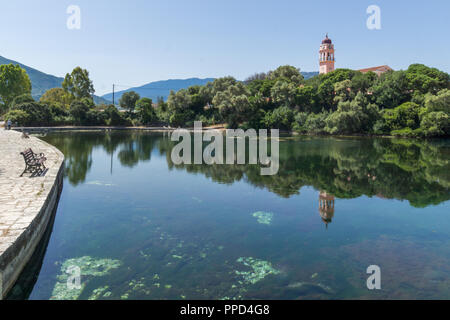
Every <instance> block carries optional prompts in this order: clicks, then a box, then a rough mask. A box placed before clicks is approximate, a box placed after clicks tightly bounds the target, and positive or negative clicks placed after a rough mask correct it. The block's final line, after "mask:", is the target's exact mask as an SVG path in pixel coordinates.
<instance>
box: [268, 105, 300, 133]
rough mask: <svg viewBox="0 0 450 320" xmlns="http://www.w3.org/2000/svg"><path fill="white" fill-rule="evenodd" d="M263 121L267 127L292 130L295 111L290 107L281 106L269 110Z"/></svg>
mask: <svg viewBox="0 0 450 320" xmlns="http://www.w3.org/2000/svg"><path fill="white" fill-rule="evenodd" d="M263 122H264V124H265V126H266V128H276V129H281V130H291V128H292V123H293V122H294V111H292V109H290V108H289V107H279V108H277V109H275V110H273V111H269V112H267V113H266V116H265V117H264V120H263Z"/></svg>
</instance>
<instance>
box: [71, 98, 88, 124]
mask: <svg viewBox="0 0 450 320" xmlns="http://www.w3.org/2000/svg"><path fill="white" fill-rule="evenodd" d="M88 111H89V107H88V106H87V105H85V104H84V103H83V102H81V101H80V100H75V101H74V102H72V103H71V104H70V110H69V113H70V115H71V116H72V118H73V120H74V122H75V124H77V125H82V124H84V123H85V122H86V117H87V113H88Z"/></svg>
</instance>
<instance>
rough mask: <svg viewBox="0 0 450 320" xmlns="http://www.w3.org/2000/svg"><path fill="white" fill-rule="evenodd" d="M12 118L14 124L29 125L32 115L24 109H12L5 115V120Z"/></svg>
mask: <svg viewBox="0 0 450 320" xmlns="http://www.w3.org/2000/svg"><path fill="white" fill-rule="evenodd" d="M8 120H11V122H12V123H13V124H14V125H18V126H28V123H29V122H30V116H29V115H28V113H26V112H25V111H22V110H11V111H9V112H8V113H7V114H6V115H5V121H8Z"/></svg>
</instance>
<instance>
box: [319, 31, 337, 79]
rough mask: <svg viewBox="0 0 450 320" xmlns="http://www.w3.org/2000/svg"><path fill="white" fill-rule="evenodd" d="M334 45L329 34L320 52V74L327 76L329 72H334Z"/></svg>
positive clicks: (323, 41)
mask: <svg viewBox="0 0 450 320" xmlns="http://www.w3.org/2000/svg"><path fill="white" fill-rule="evenodd" d="M334 63H335V59H334V44H333V43H332V42H331V39H330V38H328V33H327V35H326V36H325V39H323V40H322V44H321V45H320V50H319V65H320V69H319V73H320V74H327V73H328V72H331V71H334Z"/></svg>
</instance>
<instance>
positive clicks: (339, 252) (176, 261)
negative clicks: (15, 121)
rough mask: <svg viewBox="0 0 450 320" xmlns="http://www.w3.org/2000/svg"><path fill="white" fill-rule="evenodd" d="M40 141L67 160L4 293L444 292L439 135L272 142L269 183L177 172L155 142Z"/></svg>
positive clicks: (449, 265)
mask: <svg viewBox="0 0 450 320" xmlns="http://www.w3.org/2000/svg"><path fill="white" fill-rule="evenodd" d="M44 140H46V141H47V142H49V143H51V144H53V145H55V146H57V147H58V148H59V149H60V150H61V151H62V152H63V153H64V154H65V156H66V176H65V180H64V190H63V192H62V194H61V199H60V203H59V207H58V210H57V213H56V216H55V221H54V226H53V230H52V233H51V236H50V239H49V241H48V244H47V243H44V244H43V249H45V247H46V251H42V253H41V254H39V256H38V257H37V262H35V266H34V268H28V269H29V270H28V271H25V272H24V273H23V274H22V276H21V279H20V280H19V282H18V283H17V285H16V286H15V288H14V289H13V291H12V293H11V297H10V298H29V299H64V298H65V299H69V298H71V299H89V298H91V299H355V298H356V299H379V298H382V299H385V298H387V299H405V298H413V299H438V298H446V299H449V298H450V277H449V275H450V237H449V234H450V201H449V200H450V191H449V186H450V170H449V169H450V141H448V140H440V141H435V142H417V141H408V140H393V139H368V138H364V139H359V138H358V139H356V138H348V139H343V138H340V139H335V138H320V137H317V138H309V137H308V138H305V137H295V138H290V137H288V138H281V142H280V171H279V173H278V175H276V176H260V175H259V169H258V168H257V167H256V166H238V165H235V166H230V165H221V166H208V165H201V166H198V165H197V166H196V165H191V166H175V165H174V164H173V163H172V162H171V160H170V151H171V148H172V147H173V144H172V143H171V142H170V141H169V139H168V138H167V134H166V135H164V134H155V133H153V134H151V133H137V132H110V133H92V132H91V133H88V132H84V133H83V132H78V133H54V134H50V135H48V136H47V137H45V138H44ZM320 199H322V200H323V201H328V204H329V206H324V205H323V206H322V208H320V205H319V200H320ZM333 203H334V208H333ZM322 204H323V202H322ZM46 245H47V246H46ZM369 265H378V266H379V267H380V268H381V286H382V289H381V290H368V289H367V286H366V280H367V278H368V277H369V275H368V274H367V273H366V269H367V267H368V266H369ZM36 266H37V267H36ZM70 266H79V267H80V268H81V284H82V288H81V289H79V290H78V289H72V290H69V289H68V288H67V285H66V282H67V278H68V277H69V276H70V274H69V273H67V272H66V271H67V268H68V267H70Z"/></svg>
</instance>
